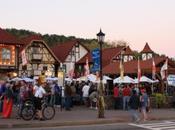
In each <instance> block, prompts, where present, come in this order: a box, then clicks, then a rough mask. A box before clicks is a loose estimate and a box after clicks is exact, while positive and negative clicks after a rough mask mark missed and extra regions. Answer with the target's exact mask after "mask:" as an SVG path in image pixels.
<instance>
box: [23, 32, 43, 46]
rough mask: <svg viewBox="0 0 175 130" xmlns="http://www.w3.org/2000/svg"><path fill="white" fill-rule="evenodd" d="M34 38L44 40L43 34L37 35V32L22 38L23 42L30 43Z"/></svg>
mask: <svg viewBox="0 0 175 130" xmlns="http://www.w3.org/2000/svg"><path fill="white" fill-rule="evenodd" d="M32 40H41V41H43V39H42V36H41V35H37V34H35V35H30V36H27V37H24V38H21V42H22V43H23V44H28V43H30V42H31V41H32Z"/></svg>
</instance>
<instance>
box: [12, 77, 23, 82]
mask: <svg viewBox="0 0 175 130" xmlns="http://www.w3.org/2000/svg"><path fill="white" fill-rule="evenodd" d="M21 80H23V79H22V78H19V77H16V78H13V79H12V80H11V81H21Z"/></svg>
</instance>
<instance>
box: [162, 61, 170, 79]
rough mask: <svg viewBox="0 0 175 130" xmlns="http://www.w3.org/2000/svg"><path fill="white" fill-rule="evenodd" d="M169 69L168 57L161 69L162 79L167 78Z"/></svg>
mask: <svg viewBox="0 0 175 130" xmlns="http://www.w3.org/2000/svg"><path fill="white" fill-rule="evenodd" d="M167 70H168V59H166V61H165V63H164V64H163V66H162V68H161V70H160V74H161V77H162V79H165V78H166V76H167V75H166V71H167Z"/></svg>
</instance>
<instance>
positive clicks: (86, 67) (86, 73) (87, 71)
mask: <svg viewBox="0 0 175 130" xmlns="http://www.w3.org/2000/svg"><path fill="white" fill-rule="evenodd" d="M84 69H85V73H84V75H85V76H87V75H89V73H90V72H89V60H88V57H86V64H85V66H84Z"/></svg>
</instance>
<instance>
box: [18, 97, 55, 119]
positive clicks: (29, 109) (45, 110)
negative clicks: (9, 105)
mask: <svg viewBox="0 0 175 130" xmlns="http://www.w3.org/2000/svg"><path fill="white" fill-rule="evenodd" d="M41 111H42V115H43V118H44V119H46V120H51V119H53V118H54V116H55V108H54V106H52V105H49V104H48V103H47V101H46V98H44V99H43V100H42V110H41ZM36 113H37V110H36V109H35V105H34V103H33V102H27V103H25V105H24V106H23V108H22V110H21V117H22V119H24V120H31V119H33V118H34V117H35V115H36Z"/></svg>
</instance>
